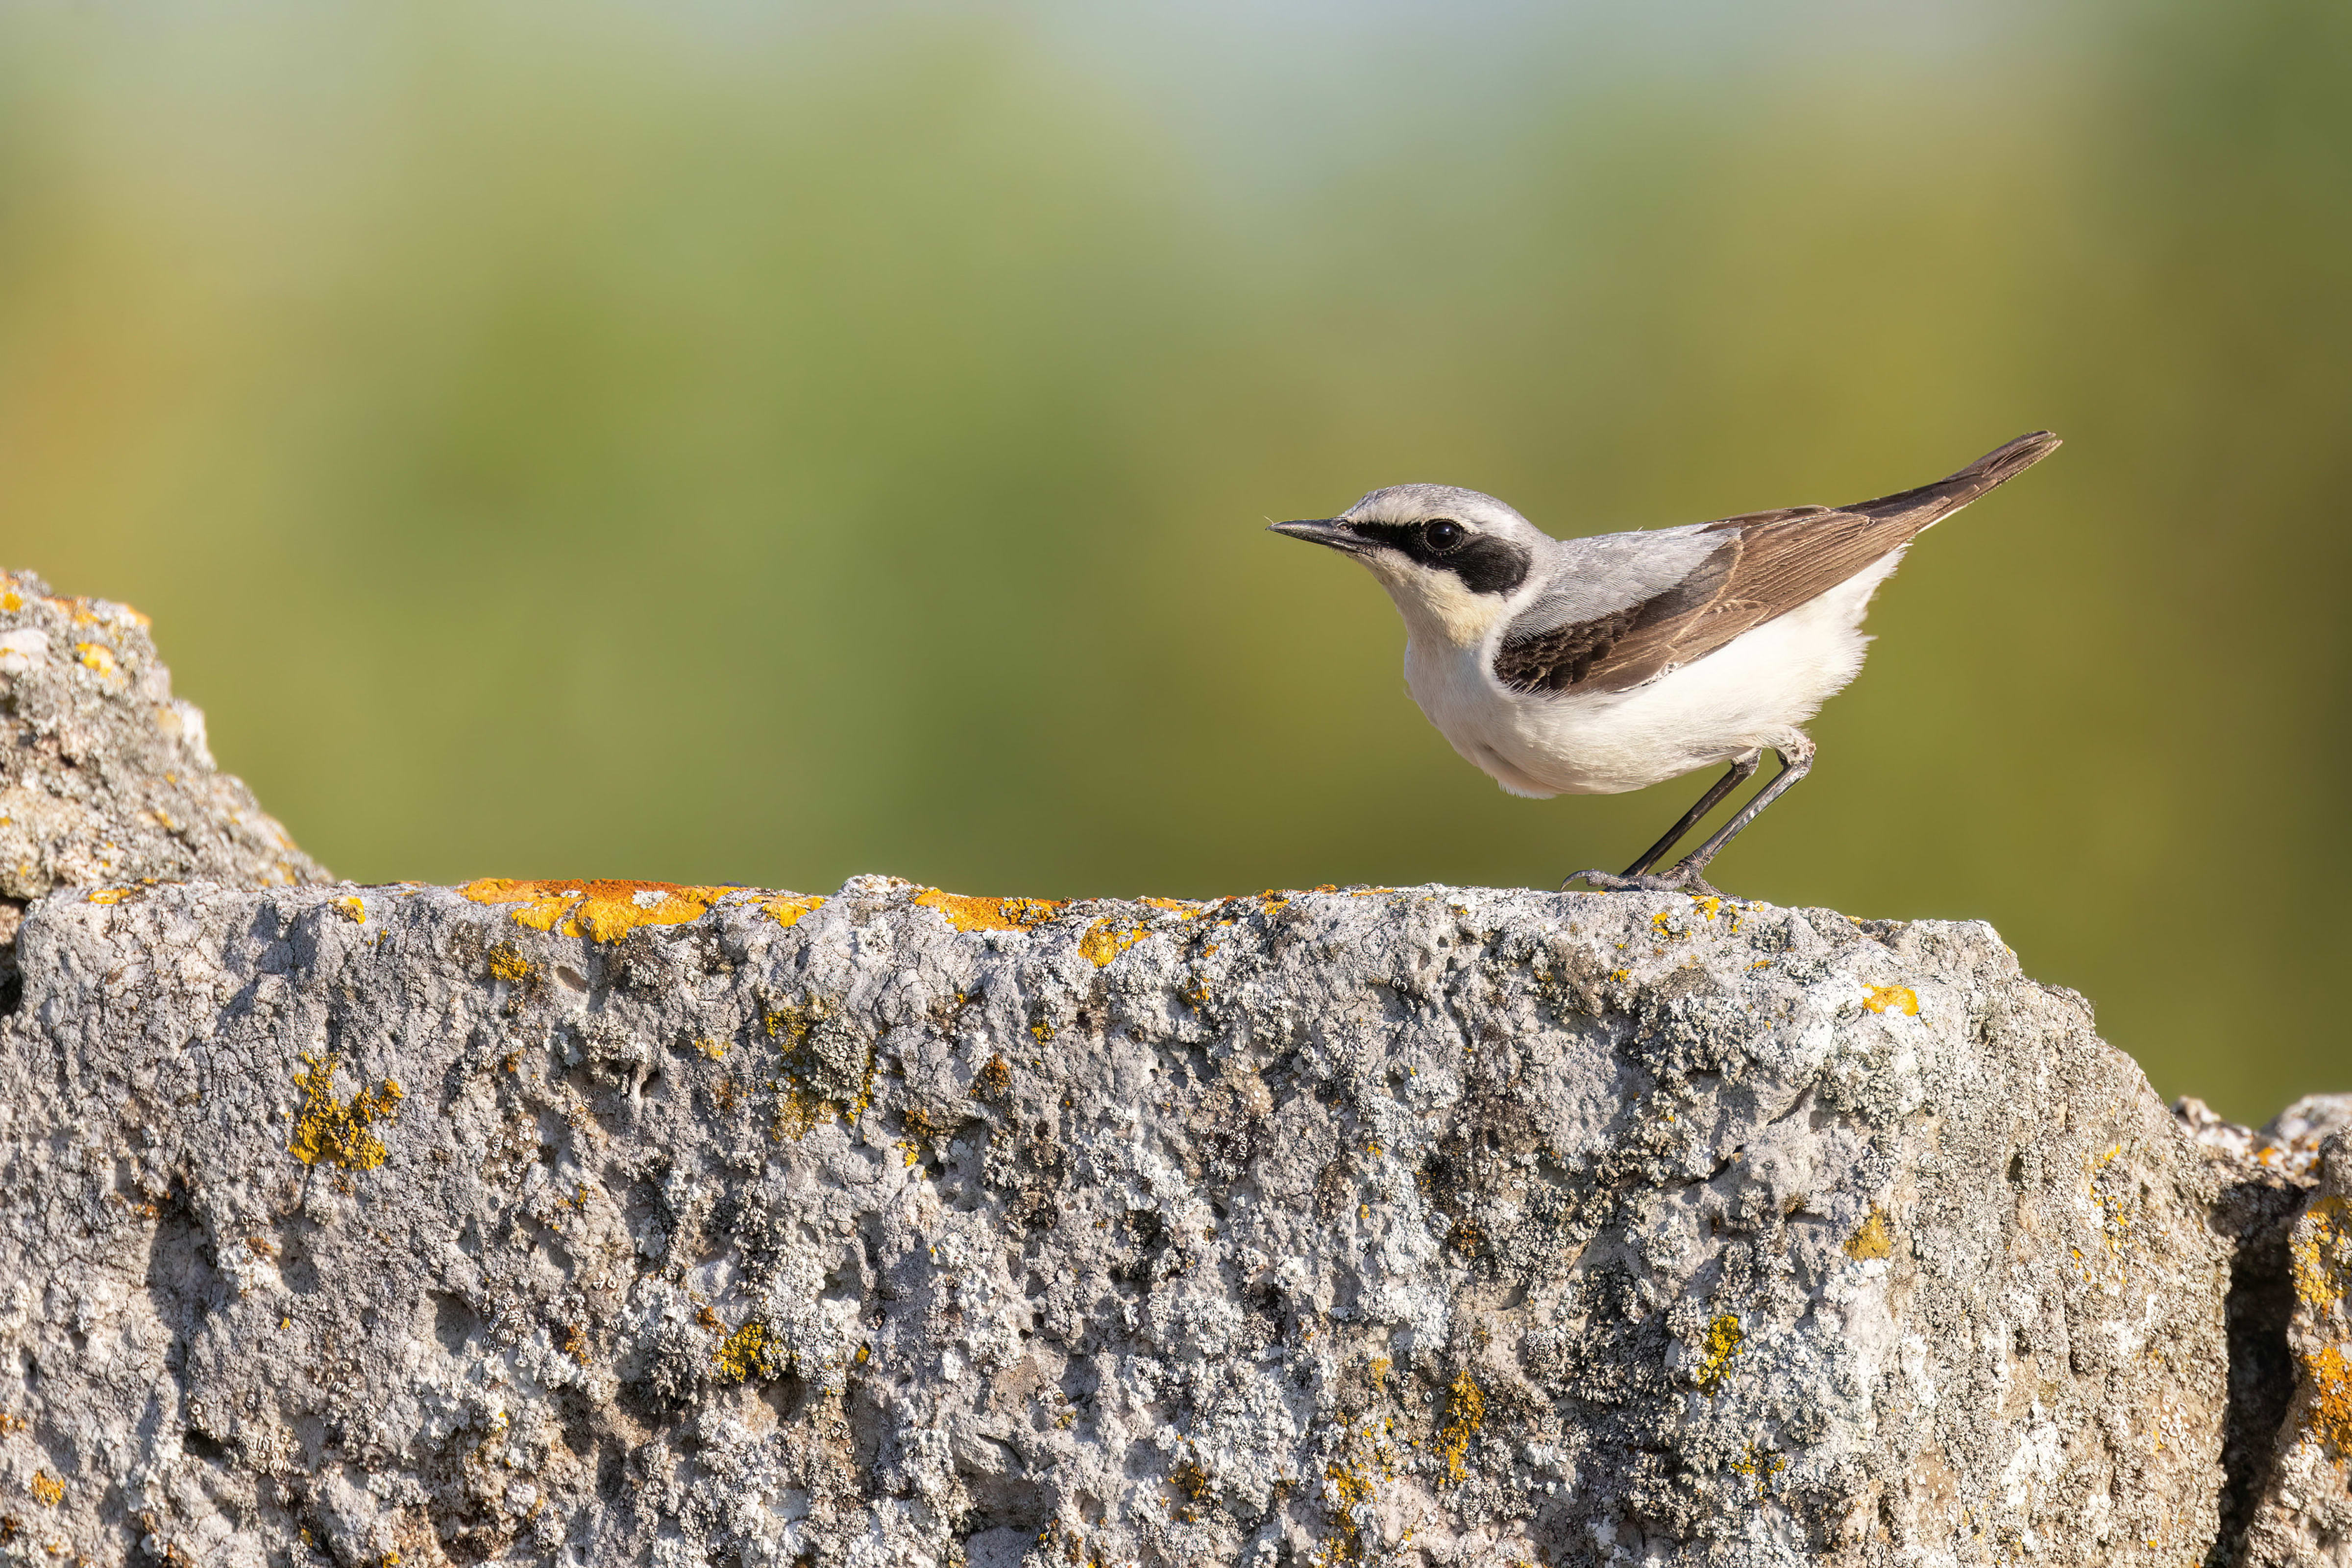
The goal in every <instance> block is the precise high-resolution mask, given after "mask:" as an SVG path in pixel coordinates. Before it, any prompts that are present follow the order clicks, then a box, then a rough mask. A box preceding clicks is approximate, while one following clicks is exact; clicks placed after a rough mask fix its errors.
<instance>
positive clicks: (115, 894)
mask: <svg viewBox="0 0 2352 1568" xmlns="http://www.w3.org/2000/svg"><path fill="white" fill-rule="evenodd" d="M138 894H139V890H138V889H137V888H135V887H97V888H92V889H91V890H90V892H89V901H90V902H91V903H92V904H121V903H122V902H124V901H125V900H127V899H131V898H135V897H137V896H138Z"/></svg>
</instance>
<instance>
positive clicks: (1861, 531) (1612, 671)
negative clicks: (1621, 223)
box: [1273, 430, 2058, 893]
mask: <svg viewBox="0 0 2352 1568" xmlns="http://www.w3.org/2000/svg"><path fill="white" fill-rule="evenodd" d="M2057 447H2058V438H2057V437H2056V436H2054V435H2053V434H2050V433H2049V432H2048V431H2046V430H2045V431H2036V432H2035V433H2034V434H2031V435H2021V436H2019V437H2018V438H2017V439H2016V440H2014V441H2012V442H2011V443H2009V444H2007V445H2006V446H2002V447H2000V448H1999V449H1998V450H1996V451H1993V452H1990V453H1987V454H1986V455H1984V456H1982V457H1979V458H1978V459H1977V460H1976V461H1975V462H1974V463H1971V464H1969V465H1968V466H1967V467H1965V468H1963V469H1961V470H1960V471H1959V472H1958V473H1957V474H1955V475H1953V476H1951V477H1950V478H1948V479H1941V480H1938V481H1937V482H1936V483H1935V484H1933V485H1922V486H1919V488H1917V489H1916V490H1905V491H1903V492H1902V493H1900V494H1899V495H1894V496H1882V497H1879V498H1878V499H1877V500H1874V501H1861V502H1857V503H1855V504H1854V505H1853V506H1851V507H1784V508H1782V509H1781V510H1780V511H1773V512H1749V513H1747V514H1746V515H1744V516H1741V517H1725V518H1722V519H1721V520H1719V521H1717V522H1712V523H1693V524H1690V525H1689V526H1687V527H1685V528H1657V529H1651V530H1646V531H1643V532H1636V533H1622V534H1601V535H1598V536H1596V537H1594V538H1580V539H1555V538H1552V537H1551V536H1550V535H1549V534H1547V533H1545V532H1544V531H1543V530H1542V529H1540V528H1537V527H1536V526H1535V525H1534V524H1532V523H1530V522H1528V520H1527V519H1526V518H1525V517H1521V516H1519V514H1518V513H1517V512H1515V511H1513V510H1512V509H1511V508H1510V507H1507V506H1505V505H1504V504H1503V503H1502V502H1500V501H1497V500H1496V499H1495V498H1494V497H1491V496H1482V495H1480V494H1479V493H1478V492H1477V491H1475V490H1458V489H1455V488H1454V487H1453V486H1446V485H1397V486H1391V487H1390V488H1388V489H1385V490H1375V491H1373V492H1372V493H1371V494H1370V495H1369V496H1366V497H1364V498H1363V499H1362V500H1360V501H1358V502H1357V503H1356V504H1355V505H1354V506H1352V507H1349V508H1348V509H1347V510H1346V511H1345V512H1343V513H1341V514H1340V515H1339V516H1338V517H1327V518H1318V519H1316V520H1313V521H1307V522H1295V523H1276V524H1275V525H1273V527H1274V531H1275V532H1276V533H1279V534H1288V535H1289V536H1291V537H1292V538H1302V539H1311V540H1313V541H1314V542H1315V543H1317V544H1321V545H1328V546H1330V547H1331V548H1332V549H1337V550H1340V551H1342V552H1344V553H1346V554H1348V555H1352V556H1354V557H1355V558H1356V559H1359V560H1360V561H1362V562H1363V563H1364V565H1365V566H1367V567H1369V568H1370V570H1371V573H1372V575H1373V576H1374V577H1376V578H1378V579H1379V580H1380V581H1381V587H1383V588H1385V589H1387V590H1388V591H1389V597H1390V598H1391V599H1393V600H1395V601H1396V606H1397V609H1398V610H1399V611H1401V612H1402V613H1403V615H1404V623H1405V631H1406V641H1405V653H1404V675H1405V684H1406V685H1407V686H1408V687H1410V688H1411V690H1412V698H1413V701H1415V702H1416V703H1418V704H1420V705H1421V711H1422V712H1423V713H1424V714H1426V715H1428V716H1429V722H1430V723H1432V724H1433V725H1435V726H1436V727H1437V728H1438V730H1439V732H1440V733H1441V734H1443V735H1444V737H1445V738H1446V739H1447V740H1449V741H1451V742H1453V743H1454V750H1456V751H1458V752H1460V753H1461V754H1462V755H1463V756H1464V757H1465V758H1469V759H1470V760H1471V761H1472V762H1475V763H1476V764H1477V765H1478V766H1479V767H1480V768H1484V769H1486V772H1488V773H1489V774H1491V775H1493V776H1494V779H1495V780H1496V783H1498V784H1500V785H1502V787H1503V788H1504V789H1507V790H1508V791H1510V792H1511V793H1512V794H1514V795H1526V796H1531V797H1535V798H1538V799H1541V798H1543V797H1546V796H1551V795H1563V794H1566V795H1609V794H1615V793H1618V792H1619V791H1622V790H1626V789H1641V788H1642V787H1643V786H1644V785H1648V784H1654V783H1657V782H1658V781H1659V780H1660V779H1671V778H1673V777H1674V776H1675V775H1676V774H1678V773H1686V772H1688V771H1690V770H1691V769H1692V768H1705V767H1707V766H1708V765H1710V764H1713V763H1717V762H1728V763H1729V764H1730V765H1731V766H1730V770H1729V771H1728V772H1727V773H1725V774H1724V775H1723V777H1722V778H1720V779H1717V780H1716V781H1715V783H1714V784H1713V785H1711V786H1710V787H1709V788H1708V789H1707V791H1706V794H1704V795H1702V796H1700V797H1699V800H1698V803H1697V804H1696V805H1695V806H1693V807H1692V808H1691V809H1690V810H1688V811H1686V812H1685V813H1684V814H1683V817H1682V820H1681V821H1678V822H1676V823H1675V825H1674V827H1673V828H1672V829H1671V830H1669V831H1668V832H1667V833H1666V836H1665V837H1664V838H1662V839H1660V840H1659V841H1657V842H1656V843H1654V844H1653V845H1651V846H1650V848H1649V851H1648V852H1646V853H1644V854H1643V856H1642V857H1641V858H1640V859H1639V860H1637V861H1635V862H1633V864H1632V865H1630V866H1628V867H1626V869H1625V873H1624V874H1623V875H1622V876H1611V875H1610V874H1608V873H1606V872H1600V871H1582V872H1577V873H1573V875H1571V876H1570V878H1569V881H1571V882H1572V881H1574V880H1576V878H1577V877H1582V878H1583V879H1584V880H1585V881H1587V882H1589V883H1592V884H1593V885H1594V886H1596V887H1601V888H1607V889H1611V890H1612V891H1614V890H1621V889H1627V888H1633V889H1641V890H1643V891H1664V890H1668V889H1689V890H1695V891H1699V892H1706V893H1712V892H1714V891H1715V890H1714V889H1713V888H1711V887H1709V886H1708V884H1707V883H1706V880H1705V879H1704V878H1703V877H1702V876H1701V875H1700V873H1701V872H1702V871H1704V870H1705V869H1706V863H1707V862H1708V861H1710V860H1712V859H1714V858H1715V856H1716V854H1717V852H1719V851H1720V850H1721V849H1722V848H1723V846H1724V845H1725V844H1727V843H1728V842H1730V841H1731V839H1732V836H1733V835H1734V834H1736V833H1738V831H1740V830H1741V829H1742V828H1745V827H1746V826H1747V825H1748V823H1749V822H1752V821H1755V820H1756V817H1757V814H1758V813H1759V812H1760V811H1762V810H1764V808H1765V807H1767V806H1769V805H1770V804H1771V803H1772V802H1773V801H1774V800H1778V799H1780V796H1781V795H1782V794H1784V793H1785V792H1786V791H1787V790H1788V789H1789V787H1790V785H1792V784H1794V783H1795V782H1796V781H1797V780H1798V779H1801V778H1803V777H1804V776H1805V773H1806V771H1807V769H1809V768H1811V766H1812V761H1813V749H1814V747H1813V742H1812V740H1811V738H1810V737H1808V736H1807V735H1806V734H1805V732H1804V731H1803V730H1801V729H1800V728H1798V726H1799V725H1801V724H1802V723H1804V722H1805V721H1806V720H1807V719H1810V718H1811V717H1812V716H1813V715H1814V714H1815V713H1817V712H1819V711H1820V709H1821V706H1822V703H1824V702H1826V701H1828V700H1829V698H1830V697H1832V695H1835V694H1836V693H1837V692H1838V691H1839V690H1840V689H1841V688H1842V687H1843V686H1844V685H1845V684H1846V683H1847V682H1848V681H1851V680H1853V677H1854V675H1855V674H1856V673H1857V672H1859V671H1860V670H1861V668H1862V659H1863V652H1864V647H1865V645H1866V644H1867V643H1869V641H1870V639H1869V638H1867V637H1865V636H1864V635H1863V633H1862V630H1861V627H1862V618H1863V613H1864V611H1865V610H1867V609H1868V608H1869V604H1870V596H1871V594H1872V593H1873V592H1874V591H1876V590H1877V587H1878V585H1879V584H1880V583H1881V582H1884V581H1885V580H1886V578H1887V576H1888V574H1889V573H1891V572H1893V571H1894V570H1895V563H1896V562H1897V561H1899V560H1901V559H1903V552H1904V550H1905V549H1906V547H1908V546H1909V544H1910V543H1911V541H1912V540H1913V539H1914V538H1917V537H1918V535H1919V534H1920V532H1921V531H1922V530H1924V529H1926V528H1927V527H1928V526H1929V525H1931V524H1933V523H1936V522H1937V521H1939V520H1941V519H1942V518H1944V517H1949V516H1950V515H1951V514H1952V513H1954V512H1957V511H1958V510H1959V509H1960V508H1961V507H1965V506H1967V505H1968V504H1969V502H1970V501H1973V500H1975V499H1976V498H1977V497H1979V496H1981V495H1983V494H1984V493H1985V492H1986V491H1988V490H1990V489H1991V488H1993V487H1994V486H1997V485H1999V484H2000V483H2001V482H2002V481H2004V480H2006V479H2009V478H2011V477H2012V476H2015V475H2017V474H2020V473H2022V472H2023V471H2024V470H2025V469H2027V468H2029V467H2031V466H2032V465H2034V464H2035V463H2038V462H2040V461H2041V460H2042V458H2044V457H2047V456H2048V455H2050V454H2051V453H2053V452H2054V451H2056V450H2057ZM1768 748H1769V750H1771V751H1772V752H1774V753H1775V754H1777V755H1778V756H1779V758H1780V772H1779V773H1777V774H1775V775H1774V776H1773V779H1772V781H1771V782H1770V783H1769V784H1767V785H1766V786H1764V788H1763V789H1759V790H1758V791H1757V792H1756V795H1755V797H1754V798H1753V799H1751V800H1749V801H1748V804H1747V805H1746V806H1745V807H1743V808H1741V810H1740V811H1739V812H1738V815H1737V816H1735V817H1733V818H1732V819H1731V821H1728V822H1727V823H1725V824H1724V825H1723V827H1722V828H1721V829H1720V830H1718V831H1717V832H1716V834H1715V836H1714V837H1713V838H1710V839H1708V840H1707V841H1706V842H1705V843H1703V844H1701V845H1700V846H1699V847H1698V848H1697V849H1696V850H1694V851H1693V852H1691V853H1690V854H1688V855H1686V856H1685V857H1684V858H1683V859H1682V860H1681V861H1680V862H1676V863H1675V865H1674V867H1673V868H1672V869H1671V870H1669V871H1667V872H1666V873H1664V874H1663V875H1650V874H1646V873H1648V872H1649V870H1650V868H1651V866H1653V865H1654V864H1655V863H1656V862H1657V861H1658V860H1659V859H1660V858H1661V857H1663V856H1664V854H1665V853H1666V852H1667V851H1669V850H1671V849H1672V848H1674V846H1675V843H1676V842H1677V841H1679V840H1680V839H1681V838H1682V837H1683V835H1684V834H1685V833H1687V832H1689V831H1691V829H1692V828H1694V827H1696V825H1697V824H1698V822H1699V821H1700V820H1701V819H1702V818H1704V817H1705V816H1706V814H1707V813H1708V812H1709V811H1711V810H1714V809H1715V808H1716V807H1717V805H1718V804H1720V803H1721V801H1722V800H1723V799H1724V797H1725V796H1727V795H1728V794H1730V793H1731V791H1732V790H1733V789H1736V788H1737V787H1738V785H1739V784H1740V782H1741V781H1742V780H1744V779H1748V777H1749V776H1750V775H1752V774H1754V773H1755V771H1756V768H1757V764H1758V762H1759V759H1760V758H1762V756H1763V753H1764V752H1765V751H1766V750H1767V749H1768ZM1563 885H1565V884H1563Z"/></svg>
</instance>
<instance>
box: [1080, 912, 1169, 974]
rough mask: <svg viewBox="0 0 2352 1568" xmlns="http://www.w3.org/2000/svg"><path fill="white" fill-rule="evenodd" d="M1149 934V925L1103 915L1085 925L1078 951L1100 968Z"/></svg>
mask: <svg viewBox="0 0 2352 1568" xmlns="http://www.w3.org/2000/svg"><path fill="white" fill-rule="evenodd" d="M1150 935H1151V931H1150V927H1149V926H1145V925H1138V924H1136V923H1135V922H1133V921H1129V920H1120V919H1118V918H1117V917H1115V916H1112V915H1105V916H1104V917H1103V918H1101V919H1100V920H1097V921H1096V922H1095V923H1094V924H1093V925H1089V926H1087V931H1086V935H1085V936H1081V937H1079V938H1078V951H1079V952H1080V953H1081V954H1083V955H1084V956H1085V957H1086V960H1087V962H1088V963H1090V964H1092V965H1093V966H1094V967H1096V968H1097V969H1100V968H1104V967H1107V966H1108V965H1109V963H1110V961H1111V960H1112V959H1114V958H1116V957H1118V956H1119V955H1120V954H1121V953H1124V952H1126V951H1127V950H1128V949H1129V947H1132V946H1135V945H1136V944H1137V943H1138V942H1140V941H1142V940H1143V939H1144V938H1145V937H1146V936H1150Z"/></svg>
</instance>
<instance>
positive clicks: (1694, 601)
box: [1495, 431, 2058, 692]
mask: <svg viewBox="0 0 2352 1568" xmlns="http://www.w3.org/2000/svg"><path fill="white" fill-rule="evenodd" d="M2057 447H2058V438H2057V437H2056V436H2054V435H2052V434H2049V433H2048V432H2047V431H2037V432H2035V433H2034V434H2031V435H2021V436H2020V437H2018V438H2017V439H2016V440H2015V441H2012V442H2010V443H2009V444H2006V445H2004V446H2001V447H1999V448H1997V449H1996V450H1994V451H1992V452H1989V453H1987V454H1986V455H1984V456H1982V457H1979V458H1978V459H1977V460H1976V461H1975V462H1974V463H1971V464H1969V465H1968V466H1967V467H1966V468H1963V469H1961V470H1960V471H1959V472H1958V473H1957V474H1955V475H1953V476H1951V477H1950V478H1948V479H1942V480H1938V481H1937V483H1935V484H1933V485H1923V486H1919V487H1918V488H1917V489H1916V490H1904V491H1900V492H1898V493H1897V494H1895V495H1892V496H1882V497H1879V498H1878V499H1876V500H1874V501H1861V502H1857V503H1855V504H1854V505H1853V506H1851V507H1837V508H1834V509H1833V508H1831V507H1782V508H1780V509H1779V510H1777V511H1770V512H1749V513H1746V514H1744V515H1742V516H1740V517H1725V518H1723V519H1722V520H1720V521H1718V522H1715V523H1710V524H1709V525H1707V528H1708V530H1709V531H1711V532H1712V531H1718V530H1719V531H1721V532H1723V533H1726V534H1727V535H1728V536H1729V537H1728V538H1726V539H1725V541H1724V543H1723V545H1722V546H1721V548H1719V549H1717V550H1715V551H1714V552H1713V553H1712V554H1710V555H1709V556H1707V557H1706V559H1705V560H1703V561H1701V562H1700V563H1699V565H1698V566H1697V568H1696V570H1693V571H1692V572H1691V574H1690V575H1689V576H1687V577H1685V578H1684V579H1683V580H1682V581H1680V582H1678V583H1676V584H1675V586H1674V587H1672V588H1669V589H1667V590H1666V591H1664V592H1662V593H1658V594H1654V595H1653V596H1652V597H1650V598H1648V599H1645V600H1643V601H1641V602H1639V603H1637V604H1633V605H1630V606H1628V607H1627V608H1625V609H1623V610H1620V611H1615V612H1612V613H1611V614H1608V615H1604V616H1600V617H1597V618H1595V619H1593V620H1591V621H1582V622H1576V623H1574V624H1572V625H1568V626H1559V627H1554V628H1550V629H1549V630H1547V631H1545V632H1541V633H1538V635H1536V636H1533V637H1527V638H1519V639H1512V640H1507V641H1506V642H1505V643H1504V644H1503V646H1502V648H1501V649H1500V650H1499V651H1498V652H1497V653H1496V659H1495V674H1496V678H1497V679H1498V680H1500V681H1502V682H1503V683H1504V684H1505V685H1509V686H1512V687H1515V688H1517V690H1520V691H1527V692H1535V691H1546V690H1549V691H1555V692H1559V691H1569V690H1574V689H1581V690H1588V691H1605V692H1622V691H1629V690H1631V689H1632V688H1633V687H1635V686H1638V685H1644V684H1646V683H1647V682H1650V681H1654V680H1655V679H1657V678H1658V677H1659V676H1660V675H1663V674H1666V673H1667V672H1668V671H1669V670H1672V669H1675V668H1678V667H1680V666H1681V665H1684V664H1693V663H1696V661H1698V660H1700V659H1703V658H1705V657H1706V655H1707V654H1709V653H1714V652H1715V651H1716V650H1717V648H1720V647H1722V646H1723V645H1724V644H1725V643H1728V642H1730V641H1731V640H1732V639H1733V638H1735V637H1738V636H1739V635H1740V634H1741V633H1742V632H1750V631H1753V630H1754V629H1755V628H1757V627H1759V626H1761V625H1763V624H1764V623H1765V622H1768V621H1770V620H1773V619H1774V618H1776V617H1778V616H1781V615H1785V614H1787V613H1788V612H1790V611H1791V610H1794V609H1796V608H1797V607H1798V606H1799V605H1801V604H1803V603H1805V602H1807V601H1811V600H1813V599H1817V598H1819V597H1820V596H1821V595H1822V594H1824V593H1826V592H1828V591H1830V590H1831V589H1832V588H1835V587H1836V586H1837V585H1838V584H1839V583H1841V582H1843V581H1845V580H1847V579H1849V578H1851V577H1853V576H1854V575H1856V574H1857V573H1859V572H1861V571H1864V570H1867V569H1868V568H1869V567H1871V566H1873V565H1874V564H1875V563H1876V562H1878V561H1880V560H1882V559H1885V557H1886V556H1887V555H1888V554H1889V553H1890V552H1891V551H1894V550H1897V549H1902V548H1903V547H1904V546H1905V545H1907V544H1909V543H1910V542H1911V541H1912V539H1914V538H1916V537H1918V535H1919V532H1920V531H1921V530H1922V529H1924V528H1927V526H1928V525H1930V524H1932V523H1934V522H1937V520H1939V519H1940V518H1943V517H1948V516H1950V515H1951V514H1952V513H1954V512H1956V511H1958V510H1959V509H1960V508H1961V507H1965V506H1967V505H1968V504H1969V502H1970V501H1973V500H1975V499H1976V498H1977V497H1979V496H1981V495H1983V494H1984V493H1985V492H1986V491H1988V490H1990V489H1991V488H1993V487H1994V486H1997V485H2000V484H2001V483H2002V482H2003V481H2005V480H2007V479H2009V478H2011V476H2015V475H2017V474H2020V473H2022V472H2023V471H2024V470H2025V469H2027V468H2029V467H2031V466H2032V465H2034V464H2035V463H2038V462H2040V461H2041V460H2042V458H2044V457H2046V456H2048V455H2050V454H2051V453H2052V452H2053V451H2055V450H2057Z"/></svg>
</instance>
